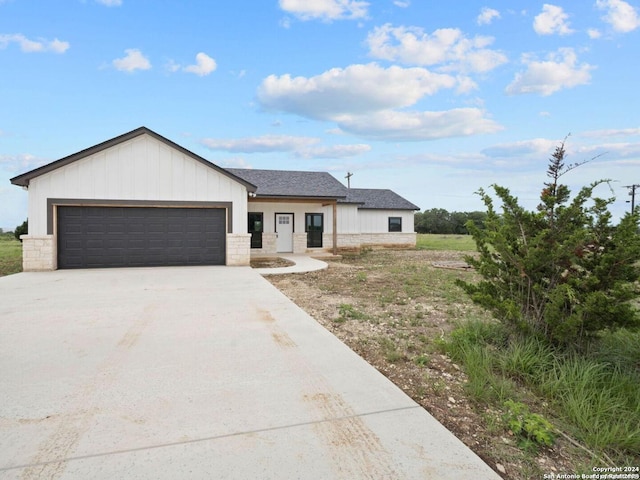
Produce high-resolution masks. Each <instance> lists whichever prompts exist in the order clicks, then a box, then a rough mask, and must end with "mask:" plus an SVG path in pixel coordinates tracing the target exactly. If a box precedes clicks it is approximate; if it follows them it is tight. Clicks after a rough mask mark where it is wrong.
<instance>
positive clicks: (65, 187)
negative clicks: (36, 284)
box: [29, 134, 247, 236]
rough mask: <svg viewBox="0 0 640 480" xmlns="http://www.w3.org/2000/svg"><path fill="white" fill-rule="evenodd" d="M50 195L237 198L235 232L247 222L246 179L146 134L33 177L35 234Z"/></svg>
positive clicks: (43, 223)
mask: <svg viewBox="0 0 640 480" xmlns="http://www.w3.org/2000/svg"><path fill="white" fill-rule="evenodd" d="M49 198H73V199H99V200H118V201H122V200H145V201H154V200H156V201H191V202H232V204H233V226H234V233H246V228H247V219H246V211H247V190H246V187H245V186H244V185H242V184H240V183H238V182H236V181H234V180H233V179H232V178H229V177H228V176H226V175H224V174H222V173H220V172H218V171H216V170H215V169H213V168H210V167H208V166H206V165H204V164H203V163H201V162H198V161H197V160H195V159H193V158H191V157H190V156H188V155H186V154H184V153H182V152H181V151H179V150H176V149H174V148H171V147H170V146H168V145H166V144H165V143H163V142H160V141H158V140H156V139H155V138H153V137H151V136H149V135H146V134H145V135H141V136H139V137H136V138H133V139H131V140H128V141H126V142H123V143H121V144H118V145H115V146H113V147H110V148H108V149H105V150H102V151H100V152H98V153H96V154H94V155H91V156H88V157H86V158H83V159H80V160H77V161H75V162H72V163H70V164H68V165H65V166H63V167H60V168H58V169H56V170H53V171H51V172H49V173H46V174H43V175H40V176H38V177H36V178H33V179H32V180H31V182H30V184H29V234H30V235H36V236H39V235H45V234H46V233H47V218H46V215H47V209H46V204H47V199H49Z"/></svg>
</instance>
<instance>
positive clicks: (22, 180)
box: [10, 127, 258, 192]
mask: <svg viewBox="0 0 640 480" xmlns="http://www.w3.org/2000/svg"><path fill="white" fill-rule="evenodd" d="M144 134H147V135H149V136H151V137H153V138H155V139H156V140H158V141H160V142H162V143H165V144H166V145H168V146H170V147H172V148H174V149H176V150H178V151H180V152H181V153H183V154H185V155H187V156H189V157H191V158H193V159H194V160H197V161H198V162H200V163H203V164H204V165H206V166H208V167H210V168H213V169H214V170H216V171H218V172H220V173H222V174H224V175H226V176H228V177H230V178H233V179H234V180H235V181H237V182H238V183H241V184H242V185H244V186H245V187H246V188H247V190H248V191H249V192H255V191H256V190H257V189H258V187H256V186H255V185H254V184H252V183H250V182H247V181H246V180H244V179H242V178H240V177H238V176H237V175H234V174H233V173H231V172H228V171H227V170H225V169H224V168H222V167H219V166H217V165H215V164H214V163H211V162H210V161H208V160H207V159H205V158H203V157H201V156H200V155H197V154H195V153H193V152H192V151H190V150H187V149H186V148H184V147H182V146H180V145H178V144H177V143H175V142H173V141H171V140H169V139H168V138H166V137H163V136H162V135H160V134H158V133H156V132H154V131H153V130H150V129H149V128H147V127H139V128H136V129H135V130H132V131H130V132H127V133H124V134H122V135H118V136H117V137H114V138H112V139H110V140H107V141H105V142H102V143H99V144H97V145H94V146H93V147H89V148H85V149H84V150H81V151H79V152H77V153H74V154H72V155H69V156H67V157H64V158H61V159H60V160H56V161H54V162H51V163H48V164H47V165H43V166H42V167H38V168H35V169H33V170H31V171H29V172H26V173H23V174H22V175H18V176H16V177H13V178H12V179H11V180H10V181H11V183H12V184H13V185H18V186H21V187H28V186H29V182H30V181H31V180H32V179H33V178H36V177H39V176H40V175H44V174H46V173H49V172H52V171H53V170H56V169H58V168H60V167H64V166H65V165H68V164H70V163H72V162H75V161H76V160H80V159H81V158H86V157H89V156H91V155H95V154H96V153H99V152H101V151H103V150H106V149H108V148H111V147H114V146H116V145H119V144H121V143H124V142H127V141H129V140H132V139H134V138H136V137H139V136H140V135H144Z"/></svg>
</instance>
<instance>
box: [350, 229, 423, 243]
mask: <svg viewBox="0 0 640 480" xmlns="http://www.w3.org/2000/svg"><path fill="white" fill-rule="evenodd" d="M403 226H404V225H403ZM416 238H417V234H416V233H415V232H412V233H409V232H407V233H404V232H402V233H401V232H391V233H363V234H361V235H360V242H361V246H363V247H368V246H371V247H376V246H381V247H384V246H387V247H407V248H411V247H415V246H416Z"/></svg>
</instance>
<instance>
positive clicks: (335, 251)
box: [333, 200, 338, 255]
mask: <svg viewBox="0 0 640 480" xmlns="http://www.w3.org/2000/svg"><path fill="white" fill-rule="evenodd" d="M333 254H334V255H337V254H338V201H337V200H336V201H334V202H333Z"/></svg>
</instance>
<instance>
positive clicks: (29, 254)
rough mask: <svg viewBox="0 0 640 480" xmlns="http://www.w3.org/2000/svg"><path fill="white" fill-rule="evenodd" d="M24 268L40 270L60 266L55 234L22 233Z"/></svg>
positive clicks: (26, 270) (25, 269)
mask: <svg viewBox="0 0 640 480" xmlns="http://www.w3.org/2000/svg"><path fill="white" fill-rule="evenodd" d="M20 240H22V270H24V271H25V272H39V271H46V270H55V269H56V268H58V255H57V248H56V238H55V236H53V235H43V236H39V237H37V236H34V235H20Z"/></svg>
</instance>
